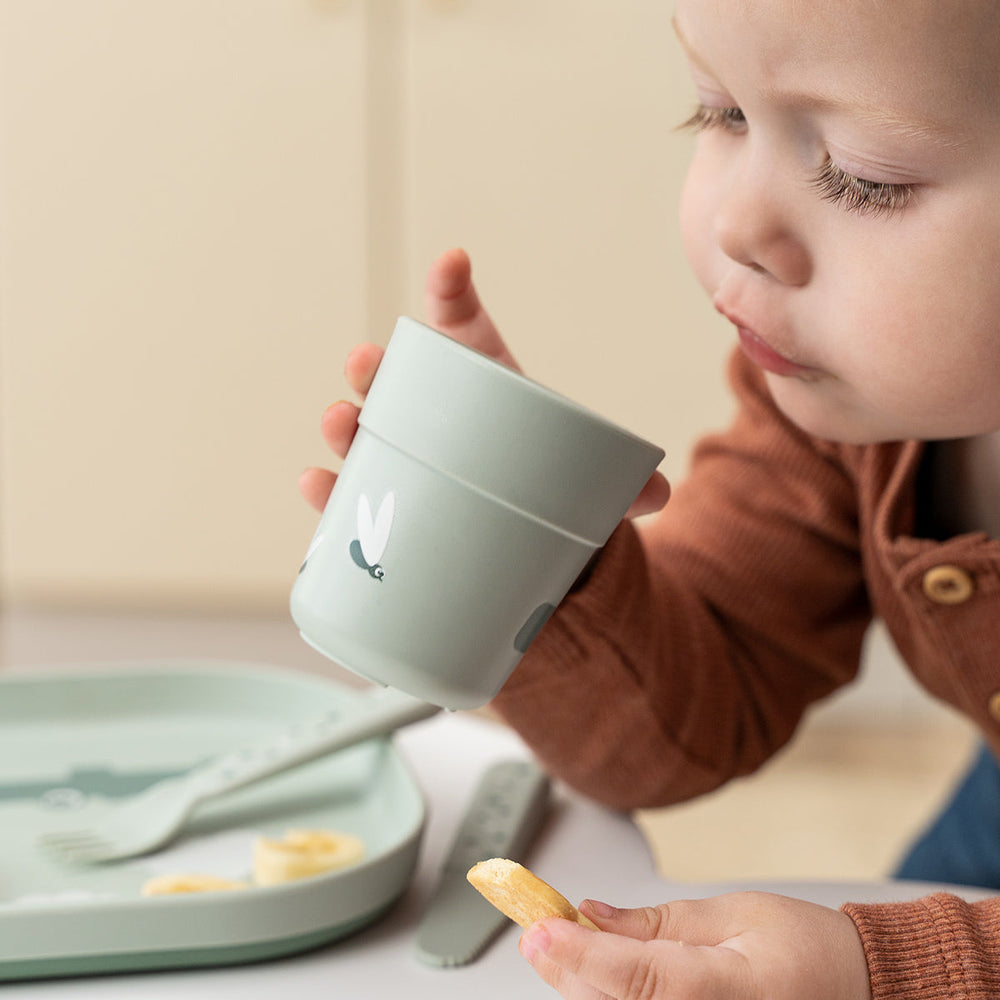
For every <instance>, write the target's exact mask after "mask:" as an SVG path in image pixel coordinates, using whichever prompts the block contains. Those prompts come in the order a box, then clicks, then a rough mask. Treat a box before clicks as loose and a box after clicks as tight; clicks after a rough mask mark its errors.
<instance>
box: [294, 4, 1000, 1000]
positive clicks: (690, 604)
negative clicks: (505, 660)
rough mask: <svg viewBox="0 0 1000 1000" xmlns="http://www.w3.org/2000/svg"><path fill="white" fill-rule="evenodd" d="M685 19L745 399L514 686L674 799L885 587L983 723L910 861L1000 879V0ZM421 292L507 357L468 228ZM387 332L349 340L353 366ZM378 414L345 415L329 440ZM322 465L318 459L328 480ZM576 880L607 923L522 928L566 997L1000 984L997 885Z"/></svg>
mask: <svg viewBox="0 0 1000 1000" xmlns="http://www.w3.org/2000/svg"><path fill="white" fill-rule="evenodd" d="M568 16H569V15H568ZM675 26H676V31H677V34H678V37H679V38H680V41H681V43H682V46H683V48H684V51H685V53H686V55H687V59H688V62H689V64H690V69H691V75H692V77H693V80H694V87H695V92H696V95H697V97H696V99H697V107H696V110H695V112H694V114H693V116H692V117H691V119H690V121H689V122H688V126H689V127H690V128H691V129H693V130H695V131H696V132H697V133H698V135H697V140H696V149H695V152H694V156H693V160H692V163H691V167H690V172H689V175H688V180H687V183H686V185H685V189H684V192H683V196H682V205H681V227H682V234H683V239H684V243H685V248H686V250H687V253H688V256H689V258H690V261H691V264H692V266H693V268H694V271H695V273H696V275H697V277H698V279H699V281H700V282H701V284H702V285H703V286H704V288H705V290H706V292H707V293H708V295H709V297H710V299H711V302H712V304H713V305H714V307H715V308H716V309H717V310H719V311H720V312H721V313H722V314H723V315H724V316H726V317H727V318H728V319H729V320H730V321H731V322H732V325H733V331H734V334H735V340H736V341H737V349H736V350H735V351H734V356H733V360H732V363H731V368H730V377H731V380H732V383H733V387H734V391H735V393H736V395H737V399H738V403H739V406H738V411H737V415H736V417H735V420H734V422H733V424H732V426H731V427H730V428H729V429H728V430H727V431H726V432H725V433H723V434H719V435H715V436H712V437H709V438H707V439H705V440H704V441H702V442H701V443H700V445H699V446H698V448H697V449H696V452H695V455H694V458H693V462H692V468H691V473H690V475H689V477H688V478H687V480H686V481H685V482H684V483H682V484H681V485H680V486H679V487H678V488H677V489H676V490H675V491H674V494H673V496H669V488H668V487H667V484H666V483H665V481H664V480H663V479H662V477H659V476H655V477H654V478H653V479H652V480H650V483H649V484H648V485H647V487H646V488H645V490H644V491H643V493H642V494H641V495H640V498H639V500H638V501H637V504H636V506H635V508H634V510H633V513H649V512H657V513H655V516H654V517H652V518H649V519H647V520H646V521H644V522H642V523H641V524H639V525H637V524H633V523H632V522H631V521H625V522H623V523H622V525H621V526H620V527H619V528H618V529H617V531H616V532H615V534H614V535H613V536H612V538H611V539H610V541H609V543H608V545H607V546H606V547H605V548H604V550H603V551H602V553H601V555H600V557H599V558H598V559H597V560H596V561H595V563H594V565H593V567H592V568H591V570H590V572H589V575H588V576H587V579H586V580H584V581H581V583H580V585H579V586H578V587H577V588H576V590H575V591H574V592H573V593H572V594H571V595H570V596H569V597H568V598H567V599H566V600H565V601H564V602H563V605H562V606H561V607H560V609H559V611H558V612H557V614H555V615H554V616H553V618H552V619H551V620H550V622H549V623H548V625H547V626H546V627H545V629H544V630H543V631H542V633H541V635H540V636H539V638H538V640H537V641H536V643H535V644H534V645H533V646H532V648H531V649H530V650H529V651H528V653H527V654H526V655H525V657H524V659H523V660H522V662H521V664H520V665H519V666H518V668H517V670H516V671H515V672H514V674H513V676H512V677H511V679H510V681H509V682H508V683H507V685H506V686H505V687H504V689H503V690H502V691H501V693H500V694H499V696H498V697H497V699H496V701H495V703H494V704H495V707H496V709H497V710H498V711H499V712H500V713H501V714H502V715H503V716H504V717H505V718H506V719H507V720H508V721H509V722H510V723H511V724H512V725H513V726H515V727H516V728H517V729H518V731H519V732H520V733H521V734H522V735H523V736H524V737H525V739H527V740H528V741H529V743H530V744H531V745H532V747H533V748H534V750H535V752H536V753H537V755H538V757H539V759H540V760H541V761H542V763H543V764H544V765H545V766H547V768H548V769H549V770H550V771H552V772H553V773H555V774H557V775H559V776H561V777H562V778H564V779H565V780H566V781H568V782H569V783H571V784H572V785H574V786H575V787H577V788H579V789H581V790H582V791H584V792H585V793H586V794H588V795H591V796H593V797H595V798H597V799H600V800H602V801H604V802H606V803H608V804H610V805H612V806H614V807H619V808H632V807H636V806H652V805H664V804H667V803H670V802H674V801H678V800H681V799H684V798H687V797H690V796H693V795H697V794H700V793H703V792H706V791H708V790H710V789H712V788H715V787H716V786H718V785H719V784H721V783H722V782H724V781H726V780H727V779H729V778H731V777H734V776H736V775H743V774H746V773H748V772H750V771H752V770H753V769H754V768H756V767H758V766H759V765H760V764H761V763H762V762H763V761H765V760H767V759H768V757H769V756H770V755H772V754H773V753H774V752H775V751H776V750H777V749H778V748H779V747H781V746H782V745H783V744H784V743H785V742H786V741H787V740H788V739H789V737H790V736H791V734H792V733H793V731H794V729H795V727H796V725H797V723H798V721H799V720H800V718H801V716H802V714H803V712H804V711H805V709H806V708H807V706H808V705H809V704H810V703H812V702H814V701H815V700H816V699H819V698H822V697H823V696H825V695H827V694H828V693H830V692H831V691H833V690H834V689H836V688H837V687H839V686H841V685H843V684H846V683H847V682H848V681H850V680H851V679H852V678H853V677H854V676H855V674H856V672H857V669H858V660H859V654H860V649H861V643H862V637H863V635H864V633H865V630H866V628H867V627H868V625H869V623H870V621H871V619H872V617H873V616H875V615H878V616H879V617H881V618H882V619H884V621H885V623H886V625H887V627H888V629H889V631H890V632H891V634H892V635H893V637H894V639H895V642H896V644H897V645H898V647H899V650H900V652H901V653H902V655H903V656H904V658H905V659H906V661H907V663H908V665H909V667H910V669H911V670H912V671H913V673H914V675H915V676H916V677H917V678H918V679H919V680H920V681H921V683H923V684H924V685H925V686H926V687H927V688H928V689H929V691H930V692H931V693H933V694H934V695H935V696H937V697H939V698H941V699H944V700H945V701H947V702H949V703H950V704H951V705H953V706H955V707H956V708H957V709H958V710H960V711H962V712H963V713H965V714H966V715H967V716H968V717H969V718H970V719H971V720H972V721H973V722H974V723H975V724H976V725H977V726H978V727H979V729H980V730H981V732H982V736H983V742H984V747H985V750H984V753H983V756H982V758H981V759H980V761H979V762H978V763H977V766H976V767H975V769H974V770H973V771H972V772H971V773H970V776H969V778H968V780H967V782H966V785H965V786H964V787H963V788H962V789H961V790H960V792H959V793H958V795H957V796H956V799H955V802H954V803H953V804H952V807H951V808H950V809H949V810H948V811H947V813H946V815H945V816H944V817H942V820H941V821H940V823H939V824H937V826H935V827H934V828H933V829H931V830H930V831H928V833H927V835H926V837H925V838H924V839H923V840H922V842H921V843H920V844H918V845H917V847H916V848H915V849H914V851H913V853H912V854H911V856H910V857H909V858H908V859H907V860H906V862H905V863H904V865H903V868H902V870H901V873H902V874H904V875H908V876H914V877H921V878H929V879H935V880H943V881H951V882H972V883H978V884H985V885H992V886H995V887H998V888H1000V771H998V768H997V764H996V758H995V754H997V753H998V752H1000V197H998V196H997V178H998V170H1000V69H998V67H1000V2H997V0H891V2H890V0H824V2H819V0H752V2H751V0H677V3H676V17H675ZM427 308H428V320H429V322H430V323H431V324H432V325H434V326H436V327H438V328H439V329H442V330H444V331H445V332H447V333H449V334H450V335H452V336H454V337H456V338H458V339H460V340H462V341H464V342H465V343H468V344H470V345H471V346H473V347H476V348H478V349H480V350H483V351H485V352H487V353H489V354H492V355H494V356H495V357H498V358H500V359H502V360H503V361H505V362H506V363H508V364H513V359H512V357H511V356H510V354H509V352H508V350H507V348H506V346H505V345H504V343H503V342H502V341H501V339H500V337H499V335H498V334H497V332H496V330H495V329H494V327H493V325H492V323H491V322H490V320H489V318H488V316H487V314H486V313H485V311H484V310H483V308H482V306H481V305H480V303H479V301H478V298H477V296H476V292H475V289H474V287H473V285H472V282H471V277H470V267H469V261H468V258H467V257H466V256H465V255H464V254H463V253H461V252H460V251H452V252H449V253H447V254H445V255H443V256H442V257H441V258H439V259H438V260H437V261H436V262H435V264H434V265H433V266H432V268H431V271H430V274H429V277H428V285H427ZM380 357H381V352H380V350H379V349H378V348H376V347H374V346H372V345H364V346H362V347H359V348H357V349H355V351H354V352H352V354H351V356H350V358H349V359H348V365H347V376H348V381H349V382H350V383H351V385H352V386H353V388H354V389H356V390H357V391H359V392H361V393H362V394H363V393H364V392H365V390H366V388H367V386H368V384H369V383H370V380H371V378H372V375H373V374H374V371H375V369H376V367H377V365H378V362H379V359H380ZM356 426H357V408H356V407H355V406H354V405H352V404H350V403H338V404H335V405H334V406H332V407H331V408H330V409H329V410H328V411H327V413H326V414H325V415H324V422H323V427H324V433H325V436H326V439H327V441H328V442H329V444H330V445H331V447H332V448H333V449H334V451H335V452H337V453H339V454H341V455H343V454H344V453H345V452H346V450H347V448H348V446H349V444H350V440H351V437H352V436H353V433H354V430H355V428H356ZM333 480H334V476H333V474H332V473H330V472H326V471H322V470H309V471H307V472H306V473H305V474H304V475H303V478H302V482H301V488H302V491H303V493H304V495H305V496H306V498H307V499H309V500H310V501H311V502H312V503H313V504H314V505H316V506H318V507H321V506H322V504H323V502H324V500H325V498H326V496H327V494H328V493H329V490H330V488H331V486H332V483H333ZM668 496H669V499H668ZM661 508H662V509H661ZM581 910H583V912H585V913H586V915H587V916H588V917H590V918H591V919H592V920H593V921H594V922H595V923H596V924H597V925H598V926H599V927H600V928H601V930H600V931H593V930H589V929H586V928H583V927H580V926H577V925H574V924H570V923H568V922H567V921H560V920H550V921H542V922H540V923H538V924H536V925H534V926H533V927H532V928H530V929H529V930H528V931H526V932H525V934H524V936H523V937H522V941H521V950H522V953H523V954H524V955H525V957H526V958H527V959H528V960H529V961H530V962H531V964H532V966H533V967H534V968H535V970H536V971H537V972H538V973H539V974H540V975H541V976H542V977H543V978H544V979H545V980H546V981H547V982H549V983H550V984H551V985H552V986H553V987H555V988H556V989H557V990H558V991H559V992H560V993H562V995H563V996H565V997H567V998H580V1000H583V998H598V997H616V998H620V1000H645V998H649V1000H651V998H654V997H664V998H682V997H683V998H686V1000H696V998H704V1000H708V998H712V1000H715V998H721V997H726V998H730V1000H743V998H747V1000H749V998H760V1000H765V998H766V1000H803V998H808V1000H867V998H869V997H873V998H876V1000H882V998H890V997H891V998H905V997H920V998H922V1000H928V998H945V997H948V998H954V997H962V998H985V997H993V998H995V997H998V996H1000V898H998V899H995V900H992V899H991V900H988V901H986V902H981V903H975V904H970V903H966V902H963V901H962V900H961V899H959V898H958V897H957V896H955V895H952V894H948V893H937V894H934V895H931V896H928V897H927V898H924V899H921V900H919V901H917V902H906V903H885V904H877V905H873V904H866V905H854V904H849V905H847V906H845V907H843V908H842V909H841V910H840V911H835V910H832V909H827V908H825V907H821V906H816V905H813V904H809V903H805V902H802V901H798V900H793V899H788V898H785V897H779V896H773V895H768V894H763V893H738V894H734V895H730V896H721V897H717V898H715V899H710V900H705V901H700V902H674V903H670V904H664V905H662V906H658V907H650V908H645V909H638V910H629V911H622V910H615V909H613V908H611V907H609V906H608V905H606V904H603V903H598V902H593V901H591V902H587V903H584V904H583V905H582V906H581Z"/></svg>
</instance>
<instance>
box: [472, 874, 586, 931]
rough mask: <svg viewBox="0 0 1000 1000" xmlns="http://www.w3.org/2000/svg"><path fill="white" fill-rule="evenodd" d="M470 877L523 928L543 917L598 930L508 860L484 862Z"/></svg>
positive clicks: (550, 890) (496, 905)
mask: <svg viewBox="0 0 1000 1000" xmlns="http://www.w3.org/2000/svg"><path fill="white" fill-rule="evenodd" d="M466 877H467V878H468V880H469V881H470V882H471V883H472V884H473V885H474V886H475V887H476V888H477V889H478V890H479V891H480V892H481V893H482V894H483V895H484V896H485V897H486V898H487V899H488V900H489V901H490V902H491V903H492V904H493V905H494V906H495V907H496V908H497V909H498V910H499V911H500V912H501V913H503V914H504V915H505V916H508V917H510V919H511V920H513V921H514V923H517V924H520V925H521V926H522V927H530V926H531V925H532V924H533V923H534V922H535V921H536V920H541V919H542V918H543V917H562V918H563V919H564V920H572V921H575V922H576V923H578V924H582V925H583V926H584V927H592V928H593V929H594V930H595V931H596V930H598V927H597V925H596V924H595V923H594V922H593V921H592V920H588V919H587V918H586V917H585V916H584V915H583V914H582V913H580V911H579V910H578V909H577V908H576V907H575V906H574V905H573V904H572V903H571V902H570V901H569V900H568V899H566V898H565V897H564V896H561V895H559V893H558V892H556V891H555V889H553V888H552V886H551V885H549V884H548V882H543V881H542V880H541V879H540V878H539V877H538V876H537V875H535V874H534V873H533V872H530V871H528V869H527V868H525V867H524V866H523V865H519V864H518V863H517V862H516V861H508V860H507V859H506V858H490V860H489V861H480V862H479V864H478V865H473V867H472V868H470V869H469V874H468V875H467V876H466Z"/></svg>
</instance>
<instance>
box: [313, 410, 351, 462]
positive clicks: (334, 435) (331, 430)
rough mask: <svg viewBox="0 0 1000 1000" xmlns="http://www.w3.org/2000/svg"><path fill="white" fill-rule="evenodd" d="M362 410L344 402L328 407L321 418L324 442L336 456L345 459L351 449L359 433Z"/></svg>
mask: <svg viewBox="0 0 1000 1000" xmlns="http://www.w3.org/2000/svg"><path fill="white" fill-rule="evenodd" d="M360 414H361V410H360V409H359V408H358V407H357V406H355V405H354V404H353V403H346V402H344V401H343V400H341V401H340V402H337V403H334V404H333V405H332V406H328V407H327V408H326V410H325V411H324V412H323V416H322V417H321V418H320V430H321V431H322V433H323V440H324V441H325V442H326V443H327V446H328V447H329V448H330V450H331V451H332V452H333V453H334V454H335V455H339V456H340V457H341V458H343V457H344V456H345V455H346V454H347V449H348V448H350V446H351V442H352V441H353V440H354V435H355V434H356V433H357V432H358V417H359V416H360Z"/></svg>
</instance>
